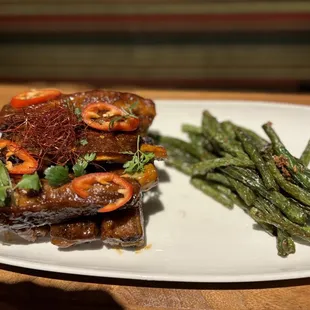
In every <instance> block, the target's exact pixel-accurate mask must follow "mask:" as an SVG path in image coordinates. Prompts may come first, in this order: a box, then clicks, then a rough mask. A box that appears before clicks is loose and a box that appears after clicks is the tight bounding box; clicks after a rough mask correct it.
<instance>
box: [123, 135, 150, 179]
mask: <svg viewBox="0 0 310 310" xmlns="http://www.w3.org/2000/svg"><path fill="white" fill-rule="evenodd" d="M123 154H128V155H132V159H131V160H129V161H127V162H126V163H125V164H124V165H123V168H125V171H124V172H125V173H129V174H133V173H136V172H142V171H144V166H145V165H146V164H148V163H149V162H150V161H151V160H153V159H154V158H155V154H154V153H151V152H150V153H144V152H142V151H141V150H140V135H139V136H138V138H137V151H136V152H135V153H133V152H123Z"/></svg>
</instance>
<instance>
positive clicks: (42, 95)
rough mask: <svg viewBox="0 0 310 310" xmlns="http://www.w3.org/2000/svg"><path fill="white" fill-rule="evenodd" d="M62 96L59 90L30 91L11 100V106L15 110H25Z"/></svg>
mask: <svg viewBox="0 0 310 310" xmlns="http://www.w3.org/2000/svg"><path fill="white" fill-rule="evenodd" d="M60 95H61V92H60V91H59V90H58V89H39V90H30V91H26V92H23V93H21V94H18V95H16V96H14V97H13V98H12V99H11V105H12V107H14V108H24V107H28V106H30V105H33V104H39V103H42V102H46V101H48V100H52V99H55V98H57V97H59V96H60Z"/></svg>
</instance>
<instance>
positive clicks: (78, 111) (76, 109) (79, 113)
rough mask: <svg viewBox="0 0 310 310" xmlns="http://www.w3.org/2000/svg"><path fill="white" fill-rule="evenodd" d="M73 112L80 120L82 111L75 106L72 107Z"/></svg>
mask: <svg viewBox="0 0 310 310" xmlns="http://www.w3.org/2000/svg"><path fill="white" fill-rule="evenodd" d="M74 114H75V115H76V116H77V118H78V120H79V121H81V120H82V111H81V109H80V108H78V107H75V109H74Z"/></svg>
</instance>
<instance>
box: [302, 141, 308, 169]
mask: <svg viewBox="0 0 310 310" xmlns="http://www.w3.org/2000/svg"><path fill="white" fill-rule="evenodd" d="M300 161H301V162H302V164H303V165H304V166H305V167H308V166H309V163H310V140H309V141H308V144H307V146H306V148H305V149H304V151H303V152H302V154H301V157H300Z"/></svg>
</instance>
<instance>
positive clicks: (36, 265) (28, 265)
mask: <svg viewBox="0 0 310 310" xmlns="http://www.w3.org/2000/svg"><path fill="white" fill-rule="evenodd" d="M154 102H155V104H160V105H165V104H167V103H168V104H169V103H170V104H176V103H178V104H180V103H181V104H182V105H183V104H185V105H186V104H188V105H192V104H195V103H196V104H202V103H204V102H205V103H207V102H209V103H212V104H225V103H226V104H235V105H244V104H245V103H249V102H250V103H251V106H252V107H253V108H255V107H259V106H262V105H268V106H276V107H279V108H280V109H281V108H285V109H287V108H289V109H299V110H310V105H306V104H294V103H291V102H282V101H281V102H280V101H264V100H246V99H240V100H239V99H181V98H180V99H154ZM251 106H249V107H251ZM207 107H208V106H206V108H207ZM0 263H1V264H4V265H7V266H12V267H19V268H25V269H31V270H38V271H43V272H44V271H46V272H53V273H63V274H72V275H78V276H91V277H96V278H113V279H127V280H144V281H156V282H160V281H161V282H188V283H242V282H244V283H249V282H264V281H279V280H280V281H281V280H291V279H303V278H309V277H310V269H309V270H298V271H285V272H284V271H279V272H268V273H262V274H258V273H247V274H239V275H236V274H232V275H207V274H201V275H199V274H182V273H178V274H177V273H172V274H171V273H170V274H169V273H158V272H156V273H150V272H146V273H139V272H137V271H133V272H131V271H121V270H107V269H96V268H91V267H90V268H84V267H83V268H81V267H68V266H64V265H53V264H50V263H48V262H45V263H44V262H43V263H42V262H34V261H30V260H29V259H19V258H14V257H5V256H4V255H1V254H0Z"/></svg>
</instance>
